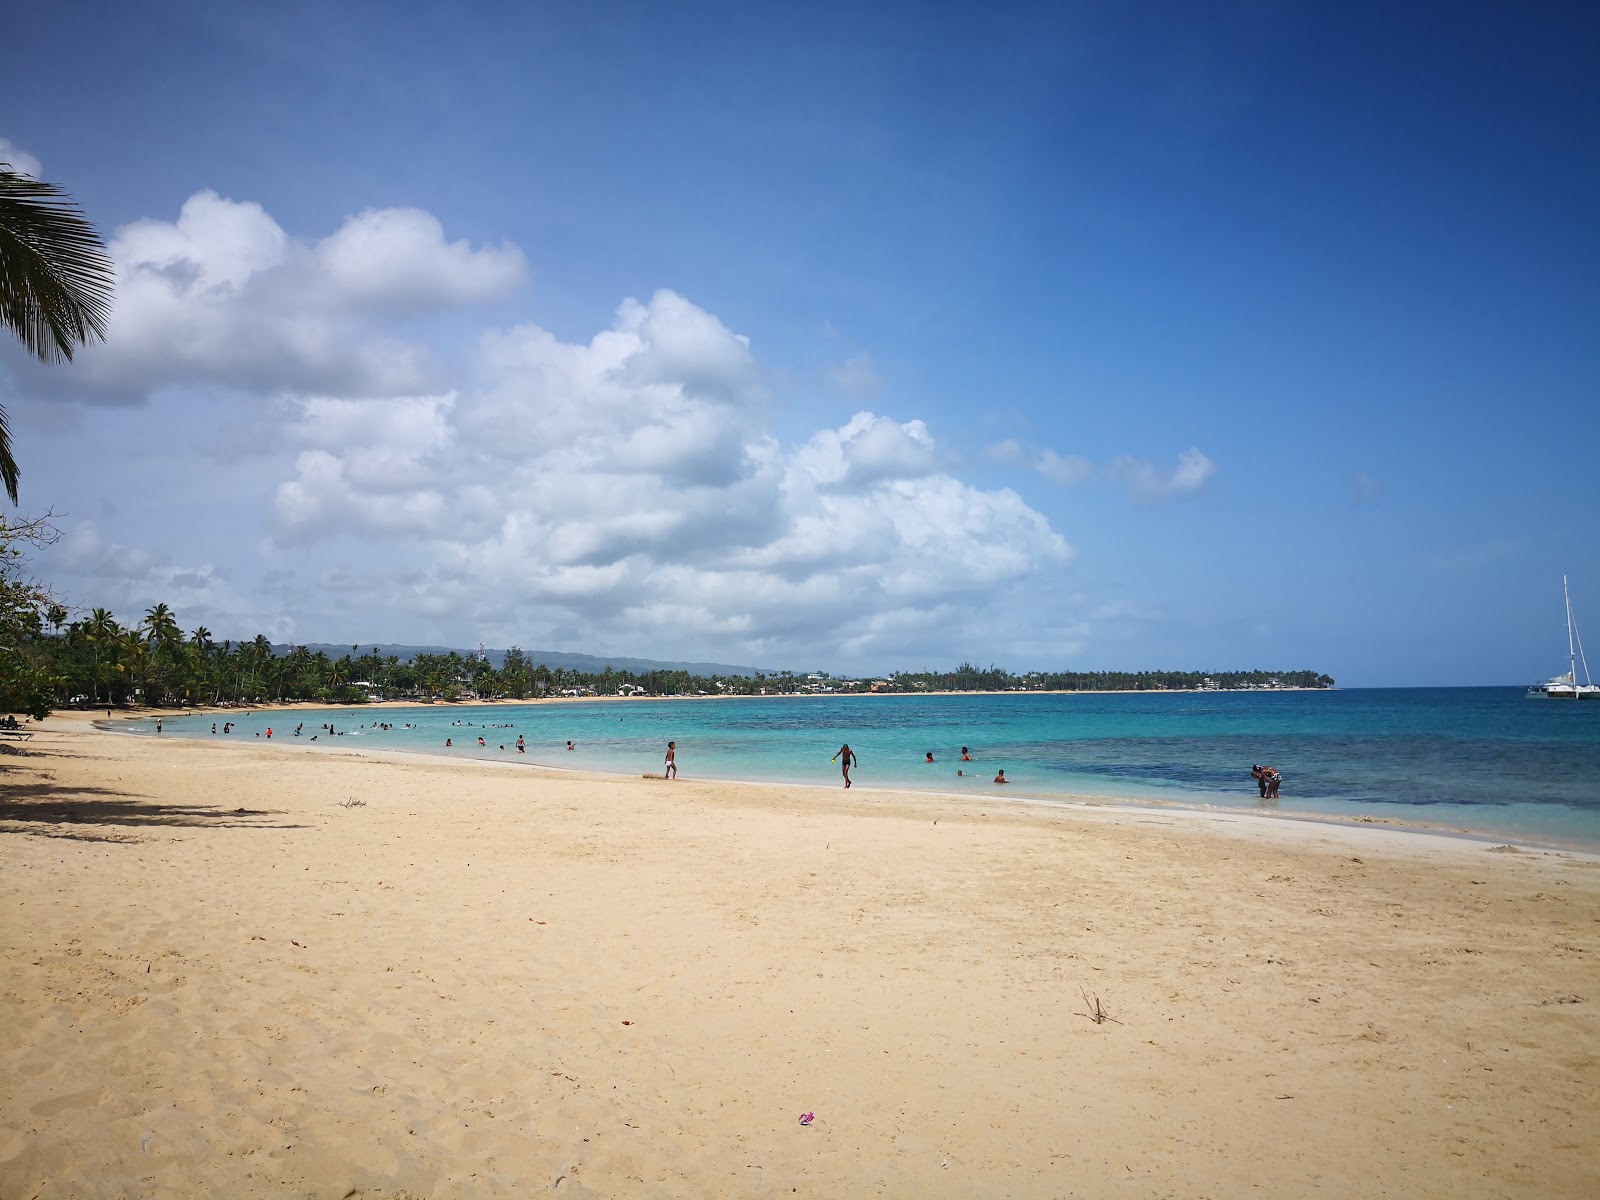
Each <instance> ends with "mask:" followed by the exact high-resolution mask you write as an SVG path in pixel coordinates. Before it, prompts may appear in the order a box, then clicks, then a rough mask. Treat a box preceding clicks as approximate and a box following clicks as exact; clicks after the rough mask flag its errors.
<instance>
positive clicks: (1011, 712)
mask: <svg viewBox="0 0 1600 1200" xmlns="http://www.w3.org/2000/svg"><path fill="white" fill-rule="evenodd" d="M214 718H216V725H217V729H218V730H219V733H218V734H217V735H216V736H218V737H221V736H223V735H222V734H221V733H220V730H221V729H222V728H223V721H226V720H232V721H234V723H235V727H234V732H233V734H232V735H231V739H232V740H237V739H240V738H248V739H250V740H251V741H255V740H256V738H257V736H258V735H261V736H263V737H264V735H265V731H266V729H267V727H268V726H271V727H272V729H273V737H274V740H277V739H285V740H288V741H291V742H298V743H302V744H303V743H305V742H307V741H309V739H310V738H311V736H312V735H313V734H316V735H318V744H319V745H334V746H337V747H339V748H341V749H355V748H357V747H360V748H363V749H368V748H370V749H386V750H409V751H420V752H427V753H430V754H444V755H451V756H454V757H457V758H460V759H463V760H474V759H494V760H499V761H507V762H513V763H516V764H519V765H544V766H552V767H566V768H573V769H580V770H587V771H602V772H612V773H617V774H627V775H640V774H646V773H659V772H660V771H661V769H662V757H663V754H664V753H665V750H666V744H667V742H668V740H672V741H675V742H677V744H678V764H679V769H680V770H681V772H682V775H683V777H684V778H685V779H689V778H696V779H726V780H751V781H762V782H775V783H805V784H828V785H833V786H839V785H840V784H841V783H842V779H841V776H840V770H839V766H838V764H837V763H834V762H831V761H830V759H831V757H832V756H833V755H834V753H835V752H836V751H837V750H838V749H839V747H840V746H841V745H842V744H844V743H845V742H849V743H850V746H851V749H853V750H854V751H855V753H856V754H857V755H858V756H859V759H860V764H859V766H858V767H856V768H855V770H854V771H853V772H852V775H853V778H854V780H855V783H856V786H858V787H863V788H874V787H881V788H902V789H907V788H908V789H914V790H918V791H925V792H937V793H944V794H948V795H950V796H952V797H953V798H957V799H958V798H960V797H962V796H983V797H994V796H997V795H1004V796H1007V797H1014V798H1029V799H1035V800H1043V801H1064V800H1067V799H1069V798H1081V797H1091V796H1092V797H1105V798H1111V799H1115V800H1120V801H1130V802H1144V803H1151V802H1167V803H1177V804H1186V805H1203V806H1224V807H1232V808H1239V809H1252V810H1259V809H1261V808H1265V807H1267V806H1268V805H1269V804H1270V806H1271V807H1272V808H1273V809H1274V810H1276V811H1278V812H1281V813H1285V814H1300V815H1305V816H1342V817H1355V816H1367V817H1375V818H1381V819H1388V820H1395V821H1405V822H1411V823H1418V824H1426V825H1431V826H1437V827H1440V828H1444V829H1450V830H1458V831H1467V832H1472V833H1478V834H1483V835H1486V836H1491V837H1515V838H1521V839H1527V840H1536V841H1541V842H1545V843H1550V844H1556V845H1567V846H1581V847H1586V848H1590V849H1595V848H1600V704H1587V705H1585V704H1577V703H1571V704H1567V703H1560V702H1556V701H1532V700H1527V699H1525V698H1524V696H1523V689H1521V688H1389V689H1351V690H1338V691H1323V692H1314V691H1307V692H1281V691H1272V692H1184V693H1111V694H1105V693H1071V694H1039V693H1008V694H1003V695H879V696H805V697H756V698H749V699H744V698H729V699H683V700H642V699H641V700H632V701H620V700H598V701H577V702H563V703H554V704H537V705H526V704H519V705H504V706H497V705H472V706H463V705H448V704H433V705H418V706H415V707H400V708H388V707H384V708H372V707H339V708H328V709H323V710H312V709H297V710H294V711H292V712H290V711H279V712H272V711H258V710H243V711H239V712H234V713H226V714H220V715H219V714H211V713H208V714H206V715H204V716H191V717H178V718H167V719H166V720H165V722H164V726H163V729H164V733H163V736H173V735H178V736H187V737H206V738H209V737H211V736H212V735H211V733H210V729H211V725H212V721H213V719H214ZM328 723H331V724H332V725H333V726H334V729H335V731H336V732H335V733H334V734H333V735H331V736H330V735H329V734H328V733H327V732H325V731H322V730H321V728H320V727H321V726H322V725H324V724H328ZM377 723H387V724H389V725H390V726H391V728H390V729H388V730H382V729H379V728H378V727H377ZM154 724H155V723H154V721H151V720H144V721H139V722H134V723H132V727H133V728H134V729H135V730H136V731H138V732H144V733H152V732H153V731H154ZM297 725H298V726H300V727H301V729H302V732H301V733H300V735H299V736H298V737H295V736H294V734H293V731H294V729H295V727H296V726H297ZM519 734H520V735H521V736H522V737H523V738H524V740H525V742H526V745H527V751H526V753H523V754H519V753H517V751H516V748H515V743H516V740H517V737H518V735H519ZM480 736H481V737H482V738H483V739H484V741H485V745H484V746H483V747H479V746H478V744H477V741H478V738H479V737H480ZM446 738H449V739H451V740H452V741H453V743H454V745H453V746H452V747H451V748H449V749H446V748H445V745H444V743H445V739H446ZM568 741H571V742H572V743H573V747H574V748H573V749H571V750H568V749H566V744H567V742H568ZM962 746H967V747H968V748H969V749H970V752H971V755H972V761H970V762H963V761H961V747H962ZM929 751H932V753H933V756H934V761H933V762H932V763H928V762H927V761H926V757H925V756H926V754H927V752H929ZM1255 763H1265V764H1268V765H1271V766H1274V767H1276V768H1278V770H1279V771H1280V772H1281V773H1282V775H1283V787H1282V794H1281V796H1280V798H1279V799H1278V800H1277V801H1276V802H1269V801H1262V800H1260V798H1259V795H1258V790H1257V787H1256V784H1255V782H1254V781H1253V780H1252V779H1251V778H1250V767H1251V765H1252V764H1255ZM1002 768H1003V769H1004V770H1005V773H1006V778H1007V780H1009V781H1010V782H1009V785H1008V786H1006V787H1003V788H1002V787H1000V786H998V785H996V784H994V783H993V782H992V780H993V778H994V776H995V773H996V771H997V770H999V769H1002ZM958 772H960V773H959V774H958Z"/></svg>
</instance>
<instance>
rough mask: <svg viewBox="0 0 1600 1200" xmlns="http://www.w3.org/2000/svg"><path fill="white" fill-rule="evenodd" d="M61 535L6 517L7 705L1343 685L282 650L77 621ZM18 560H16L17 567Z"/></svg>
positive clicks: (1178, 675)
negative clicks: (852, 675)
mask: <svg viewBox="0 0 1600 1200" xmlns="http://www.w3.org/2000/svg"><path fill="white" fill-rule="evenodd" d="M24 533H26V535H27V537H26V539H25V540H31V541H32V542H34V543H36V544H37V543H41V542H43V541H48V540H49V537H50V531H49V528H48V526H46V525H44V524H43V523H42V522H35V523H34V524H33V525H32V526H28V527H23V528H22V529H20V530H19V529H17V528H12V529H10V530H7V529H6V527H5V526H4V524H3V523H0V552H3V554H4V557H0V711H13V712H27V713H31V714H33V715H34V716H39V717H42V716H44V715H45V713H46V712H47V711H48V710H49V709H50V708H52V707H74V706H75V707H86V708H93V707H116V706H128V705H151V706H183V705H220V704H235V705H244V704H261V703H281V702H285V701H291V700H307V701H314V702H318V703H325V704H360V703H364V702H366V701H368V700H377V699H387V700H413V701H421V702H431V701H436V700H438V701H451V700H463V699H474V698H479V699H518V700H520V699H527V698H537V697H543V696H557V695H563V694H565V695H599V696H614V695H619V694H623V695H645V696H675V695H690V696H693V695H711V696H750V695H788V694H797V693H818V692H822V693H835V694H837V693H852V692H929V691H1037V690H1044V689H1053V690H1068V691H1073V690H1099V689H1107V688H1127V689H1130V690H1137V691H1144V690H1155V689H1162V688H1185V689H1193V688H1197V687H1201V686H1216V687H1224V688H1226V687H1267V686H1282V687H1331V686H1332V684H1333V680H1332V679H1330V678H1329V677H1328V676H1326V675H1318V674H1316V673H1314V672H1311V671H1287V672H1277V673H1272V672H1266V671H1236V672H1220V673H1217V672H1213V673H1212V674H1211V676H1210V679H1209V682H1208V679H1207V676H1206V675H1205V674H1202V673H1200V672H1193V671H1144V672H1139V673H1136V674H1135V673H1124V672H1086V673H1085V672H1054V673H1041V672H1033V673H1030V674H1028V675H1012V674H1010V673H1008V672H1006V671H1002V670H998V669H996V668H994V667H991V668H989V669H988V670H986V671H982V670H979V669H977V668H976V667H973V666H972V665H971V664H968V663H963V664H962V665H961V666H960V667H958V668H957V669H956V670H954V671H949V672H934V671H924V672H919V673H912V674H901V673H897V674H894V675H891V676H889V677H888V678H887V679H856V680H846V679H834V678H832V677H830V676H827V675H824V674H817V675H796V674H794V673H793V672H791V671H781V672H777V673H774V674H770V675H768V674H762V673H759V672H758V673H757V674H755V675H754V676H743V675H731V676H711V677H709V678H707V677H703V676H697V675H690V674H689V673H688V672H687V671H670V670H669V671H648V672H639V673H635V672H632V671H615V670H611V669H610V668H607V669H606V670H604V671H599V672H582V671H574V670H570V669H564V668H559V667H557V668H550V667H546V666H543V665H536V664H535V663H533V662H532V661H531V660H530V659H529V658H528V656H527V655H526V654H524V653H523V651H522V650H520V649H518V648H516V647H513V648H512V649H510V650H508V651H507V652H506V655H505V660H504V662H503V663H502V664H501V665H500V666H499V667H495V666H494V665H492V664H491V663H489V662H486V661H480V660H479V659H477V658H476V657H475V656H472V655H465V654H460V653H454V652H452V653H449V654H419V655H418V656H417V657H416V658H414V659H412V660H410V661H404V662H403V661H401V660H400V659H399V658H398V657H396V656H394V655H387V656H380V655H379V654H378V652H377V650H376V648H374V649H371V650H369V651H368V652H367V653H365V654H363V653H361V647H360V646H359V645H355V646H351V647H350V653H349V654H345V655H341V656H340V657H339V658H336V659H335V658H330V657H329V656H328V654H327V653H326V652H324V651H320V650H319V651H316V652H314V653H313V652H311V651H309V650H306V649H305V648H303V647H302V648H299V649H296V650H291V651H290V652H288V653H287V654H282V653H275V652H274V650H273V647H272V645H271V643H270V642H269V641H268V640H267V638H266V636H265V635H264V634H260V635H257V636H256V637H255V638H254V639H253V640H252V641H248V642H232V641H223V642H217V641H216V640H214V639H213V637H212V634H211V631H210V630H209V629H206V628H205V627H204V626H201V627H199V628H197V629H195V630H194V631H193V632H192V633H190V634H189V635H188V636H185V635H184V633H183V630H182V629H181V628H180V627H179V625H178V621H177V618H176V616H175V615H174V614H173V612H172V610H171V609H169V608H168V607H167V606H166V605H165V604H157V605H155V606H154V607H153V608H151V609H150V610H149V611H147V612H146V613H145V614H144V619H143V620H142V621H140V622H139V624H138V625H137V626H135V627H133V628H125V627H123V626H122V625H120V624H119V623H118V622H117V621H116V619H115V618H114V617H112V615H111V613H109V612H108V611H107V610H105V609H103V608H97V609H95V610H93V611H92V612H91V613H89V614H88V615H87V616H85V617H83V618H81V619H79V620H76V621H72V622H68V621H67V616H68V614H67V612H66V610H65V609H63V608H62V607H61V606H60V605H58V604H55V603H54V602H52V601H51V599H50V597H49V596H48V595H47V594H46V593H45V592H44V591H43V590H42V589H41V588H39V587H38V586H37V585H33V584H28V583H25V582H23V581H22V580H21V579H20V577H18V576H17V574H16V571H17V566H16V564H17V563H18V561H19V554H18V550H19V549H20V548H19V547H17V546H16V545H15V544H14V543H15V542H16V541H17V540H18V539H19V536H20V535H21V534H24ZM7 564H10V565H9V567H8V565H7Z"/></svg>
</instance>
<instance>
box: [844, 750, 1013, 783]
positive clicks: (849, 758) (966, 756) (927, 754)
mask: <svg viewBox="0 0 1600 1200" xmlns="http://www.w3.org/2000/svg"><path fill="white" fill-rule="evenodd" d="M828 761H829V762H836V763H839V764H840V765H841V766H842V767H843V768H844V785H845V787H849V786H850V768H851V767H853V766H856V765H857V764H858V763H859V762H860V761H861V760H860V759H858V758H857V757H856V752H855V751H854V750H852V749H850V743H849V742H846V743H845V744H844V745H842V746H840V747H839V752H838V753H837V754H835V755H834V756H833V757H832V758H830V759H829V760H828ZM922 761H923V762H925V763H931V762H934V761H936V760H935V759H934V757H933V751H932V750H926V751H924V752H923V755H922ZM961 761H962V762H971V761H972V751H971V750H969V749H968V748H967V747H966V746H963V747H961ZM956 774H957V775H960V776H963V777H964V776H965V774H966V772H965V771H964V770H962V769H961V768H960V767H957V768H956ZM994 781H995V782H996V783H1010V782H1011V781H1010V780H1009V779H1007V778H1006V769H1005V768H1004V767H1001V768H1000V769H999V770H998V771H996V772H995V776H994Z"/></svg>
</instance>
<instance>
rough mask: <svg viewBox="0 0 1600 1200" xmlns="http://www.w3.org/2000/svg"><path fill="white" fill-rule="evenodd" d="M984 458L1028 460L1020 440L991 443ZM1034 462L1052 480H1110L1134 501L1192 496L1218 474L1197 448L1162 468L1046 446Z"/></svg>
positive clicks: (1071, 482) (1131, 458)
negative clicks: (1097, 458) (1101, 461)
mask: <svg viewBox="0 0 1600 1200" xmlns="http://www.w3.org/2000/svg"><path fill="white" fill-rule="evenodd" d="M984 455H985V457H987V458H989V459H991V460H993V461H995V462H1022V461H1027V460H1028V459H1029V455H1028V452H1027V450H1026V449H1025V448H1024V447H1023V446H1022V445H1021V444H1019V443H1018V442H1016V441H1012V440H1007V441H1003V442H997V443H995V444H994V445H992V446H989V447H988V448H987V449H986V450H985V452H984ZM1031 465H1032V467H1033V469H1034V470H1035V471H1037V472H1038V473H1039V474H1040V475H1042V476H1044V478H1046V479H1048V480H1049V481H1050V482H1051V483H1055V484H1059V485H1060V486H1062V487H1077V486H1079V485H1082V484H1090V483H1109V484H1112V485H1114V486H1116V487H1120V488H1123V489H1125V490H1126V491H1127V492H1128V494H1129V495H1130V496H1132V497H1133V498H1134V499H1135V500H1147V501H1153V500H1167V499H1171V498H1173V497H1177V496H1191V495H1193V494H1194V493H1196V492H1198V491H1199V490H1200V489H1201V488H1203V487H1205V485H1206V484H1207V483H1208V482H1209V481H1210V480H1211V477H1212V476H1213V475H1215V474H1216V473H1217V465H1216V463H1214V462H1212V461H1211V459H1210V458H1208V457H1206V455H1204V454H1202V453H1201V452H1200V451H1199V450H1198V449H1195V448H1192V447H1191V448H1190V449H1188V450H1185V451H1184V452H1183V453H1182V454H1180V455H1178V461H1177V463H1176V464H1175V465H1173V466H1172V467H1163V466H1161V465H1159V464H1157V463H1155V462H1153V461H1151V460H1150V459H1148V458H1136V457H1134V456H1132V455H1126V454H1125V455H1121V456H1119V457H1117V458H1114V459H1112V460H1111V461H1110V462H1109V463H1106V464H1105V465H1104V466H1101V465H1100V464H1098V463H1096V462H1094V461H1093V460H1092V459H1088V458H1084V457H1082V456H1081V455H1077V454H1059V453H1057V452H1056V451H1054V450H1050V449H1044V450H1040V451H1038V452H1037V453H1035V454H1033V455H1032V457H1031Z"/></svg>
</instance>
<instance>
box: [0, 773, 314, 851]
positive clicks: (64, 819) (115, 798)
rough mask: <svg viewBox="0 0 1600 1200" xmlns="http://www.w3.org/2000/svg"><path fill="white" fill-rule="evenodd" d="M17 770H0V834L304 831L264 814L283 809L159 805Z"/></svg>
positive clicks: (92, 837) (109, 836)
mask: <svg viewBox="0 0 1600 1200" xmlns="http://www.w3.org/2000/svg"><path fill="white" fill-rule="evenodd" d="M16 773H17V772H16V771H15V769H12V770H8V771H4V772H3V773H0V780H3V782H0V834H5V833H23V834H31V835H33V836H35V837H60V838H71V839H73V840H75V841H83V842H134V841H139V840H140V839H139V838H138V837H137V836H136V834H135V833H134V832H133V831H136V830H139V829H149V828H154V827H157V826H168V827H173V828H180V829H183V828H187V829H304V828H306V826H304V825H300V824H295V823H292V822H287V821H273V820H268V819H265V818H271V817H278V816H282V815H283V812H282V810H275V809H265V808H221V807H217V806H213V805H208V804H163V803H161V802H160V801H157V800H154V799H152V798H151V797H148V796H140V795H136V794H134V793H131V792H122V791H117V790H116V789H114V788H104V787H91V788H84V787H62V786H60V785H58V784H56V783H52V782H50V781H49V780H39V779H34V780H30V781H26V782H19V781H18V780H17V779H16V778H15V777H14V776H15V775H16Z"/></svg>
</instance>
